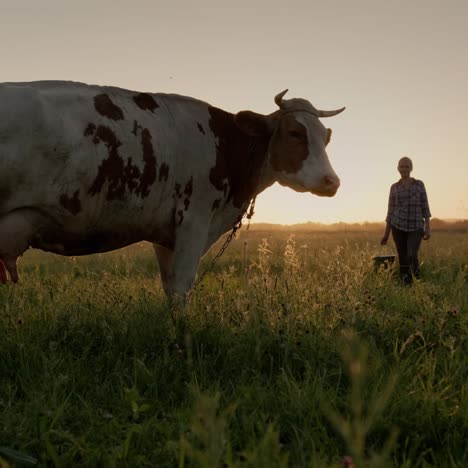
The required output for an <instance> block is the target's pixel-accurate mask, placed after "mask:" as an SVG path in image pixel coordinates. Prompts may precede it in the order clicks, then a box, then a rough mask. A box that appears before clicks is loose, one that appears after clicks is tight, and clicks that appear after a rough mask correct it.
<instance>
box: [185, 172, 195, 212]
mask: <svg viewBox="0 0 468 468" xmlns="http://www.w3.org/2000/svg"><path fill="white" fill-rule="evenodd" d="M192 193H193V177H190V180H189V181H188V182H187V183H186V184H185V187H184V195H185V199H184V206H185V211H187V210H188V207H189V205H190V197H191V196H192Z"/></svg>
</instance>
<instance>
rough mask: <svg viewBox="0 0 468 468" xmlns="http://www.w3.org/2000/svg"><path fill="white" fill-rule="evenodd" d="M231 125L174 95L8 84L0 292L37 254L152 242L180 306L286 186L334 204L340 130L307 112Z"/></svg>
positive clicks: (2, 124) (2, 116) (289, 103)
mask: <svg viewBox="0 0 468 468" xmlns="http://www.w3.org/2000/svg"><path fill="white" fill-rule="evenodd" d="M285 93H286V91H284V92H282V93H281V94H279V95H278V96H276V98H275V101H276V103H277V104H278V106H279V110H277V111H276V112H273V113H272V114H270V115H260V114H256V113H254V112H250V111H242V112H239V113H237V114H236V115H233V114H231V113H229V112H225V111H223V110H221V109H218V108H216V107H212V106H210V105H208V104H206V103H205V102H202V101H198V100H195V99H192V98H189V97H183V96H178V95H173V94H149V93H139V92H133V91H128V90H125V89H119V88H114V87H101V86H89V85H86V84H81V83H74V82H56V81H55V82H54V81H44V82H32V83H5V84H0V281H1V282H6V280H7V272H8V273H9V276H10V279H11V280H12V281H14V282H16V281H17V280H18V272H17V266H16V262H17V259H18V257H19V256H20V255H22V254H23V253H24V252H25V250H26V249H28V248H29V247H33V248H38V249H42V250H46V251H49V252H54V253H57V254H61V255H87V254H93V253H97V252H106V251H109V250H114V249H118V248H120V247H124V246H126V245H129V244H132V243H134V242H138V241H142V240H146V241H149V242H152V243H153V244H154V248H155V251H156V254H157V258H158V261H159V266H160V270H161V277H162V282H163V286H164V290H165V291H166V293H167V294H168V295H170V296H171V295H174V294H177V295H183V294H184V293H186V292H187V291H188V290H189V289H190V288H191V287H192V285H193V281H194V277H195V274H196V272H197V268H198V264H199V261H200V258H201V257H202V255H203V254H204V253H205V252H206V251H207V250H208V248H209V247H210V246H211V245H212V244H213V243H214V242H215V241H216V240H217V239H218V238H219V237H220V236H221V235H222V234H223V233H225V232H226V231H229V230H230V229H231V228H232V227H233V225H234V224H235V223H236V222H237V221H238V220H239V219H240V217H241V216H242V214H243V213H244V212H245V210H246V209H247V206H248V204H249V201H250V200H251V198H252V197H253V196H254V195H256V194H258V193H260V192H261V191H263V190H264V189H265V188H267V187H269V186H270V185H272V184H273V183H274V182H276V181H278V182H279V183H280V184H282V185H285V186H288V187H291V188H292V189H293V190H296V191H300V192H312V193H314V194H316V195H321V196H333V195H334V194H335V193H336V191H337V189H338V187H339V185H340V181H339V179H338V177H337V175H336V174H335V172H334V171H333V169H332V167H331V165H330V162H329V160H328V157H327V154H326V152H325V147H326V145H327V143H328V142H329V140H330V135H331V130H329V129H326V128H325V127H324V126H323V125H322V123H321V122H320V120H319V117H328V116H332V115H336V114H338V113H339V112H341V111H342V110H343V109H340V110H337V111H319V110H317V109H315V108H314V107H313V106H312V105H311V104H310V103H309V102H308V101H306V100H304V99H291V100H284V99H283V96H284V94H285Z"/></svg>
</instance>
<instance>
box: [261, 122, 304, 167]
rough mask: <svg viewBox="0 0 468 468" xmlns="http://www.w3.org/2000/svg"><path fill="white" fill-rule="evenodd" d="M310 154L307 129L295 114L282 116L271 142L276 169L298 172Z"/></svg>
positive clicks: (272, 163)
mask: <svg viewBox="0 0 468 468" xmlns="http://www.w3.org/2000/svg"><path fill="white" fill-rule="evenodd" d="M307 156H308V140H307V130H306V128H305V127H304V125H302V124H301V123H300V122H298V121H297V120H296V119H295V118H294V117H293V116H291V115H285V116H283V117H282V118H281V120H280V122H279V125H278V128H277V130H276V132H275V134H274V136H273V138H272V142H271V159H270V162H271V165H272V167H273V169H274V170H275V171H283V172H287V173H295V172H298V171H299V170H300V169H301V168H302V163H303V161H304V160H305V159H307Z"/></svg>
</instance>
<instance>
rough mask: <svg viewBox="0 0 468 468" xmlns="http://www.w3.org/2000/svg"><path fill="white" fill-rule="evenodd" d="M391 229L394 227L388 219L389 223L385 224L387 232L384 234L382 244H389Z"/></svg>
mask: <svg viewBox="0 0 468 468" xmlns="http://www.w3.org/2000/svg"><path fill="white" fill-rule="evenodd" d="M391 229H392V226H391V225H390V223H389V222H388V221H387V225H386V226H385V232H384V235H383V237H382V239H381V241H380V245H386V244H387V241H388V236H389V235H390V231H391Z"/></svg>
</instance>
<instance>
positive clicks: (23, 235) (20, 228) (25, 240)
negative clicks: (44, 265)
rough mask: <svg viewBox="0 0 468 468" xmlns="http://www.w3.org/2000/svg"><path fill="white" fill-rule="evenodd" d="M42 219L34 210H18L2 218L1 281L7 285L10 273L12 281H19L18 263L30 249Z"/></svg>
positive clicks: (0, 234) (0, 223) (0, 247)
mask: <svg viewBox="0 0 468 468" xmlns="http://www.w3.org/2000/svg"><path fill="white" fill-rule="evenodd" d="M38 217H40V215H38V214H37V213H35V212H34V211H33V210H28V209H24V210H16V211H12V212H11V213H8V214H6V215H3V216H1V217H0V281H1V282H2V283H5V282H6V280H7V278H6V272H7V271H8V273H9V275H10V279H11V281H13V282H14V283H16V282H17V281H18V270H17V266H16V262H17V260H18V257H20V256H21V255H23V253H24V252H25V251H26V250H27V249H28V248H29V245H30V242H31V239H32V238H33V236H34V234H35V231H36V228H35V226H36V221H37V218H38Z"/></svg>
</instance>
